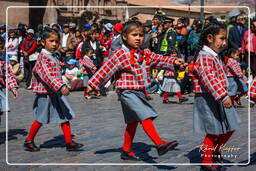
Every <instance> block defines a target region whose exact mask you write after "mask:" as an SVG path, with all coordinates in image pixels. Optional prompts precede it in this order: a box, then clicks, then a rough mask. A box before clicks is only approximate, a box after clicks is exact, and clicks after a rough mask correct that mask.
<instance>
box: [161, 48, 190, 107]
mask: <svg viewBox="0 0 256 171" xmlns="http://www.w3.org/2000/svg"><path fill="white" fill-rule="evenodd" d="M170 56H173V57H177V52H176V51H175V50H172V52H170ZM162 90H163V91H164V99H163V103H170V101H169V99H168V96H169V92H172V93H176V94H177V96H178V98H179V103H182V102H185V101H188V99H187V98H185V97H183V95H182V94H181V88H180V85H179V83H178V82H177V71H172V70H166V71H165V73H164V82H163V86H162Z"/></svg>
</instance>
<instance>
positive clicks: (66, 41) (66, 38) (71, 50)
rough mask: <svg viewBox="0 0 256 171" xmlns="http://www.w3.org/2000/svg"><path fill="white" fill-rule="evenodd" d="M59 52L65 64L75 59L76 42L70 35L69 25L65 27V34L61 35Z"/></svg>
mask: <svg viewBox="0 0 256 171" xmlns="http://www.w3.org/2000/svg"><path fill="white" fill-rule="evenodd" d="M60 42H61V43H60V47H59V51H60V53H61V57H62V59H63V61H64V62H67V61H68V60H69V59H72V58H74V54H75V48H76V41H75V38H74V36H73V35H72V34H71V33H70V28H69V25H68V24H64V25H63V34H62V35H61V41H60Z"/></svg>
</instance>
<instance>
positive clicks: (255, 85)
mask: <svg viewBox="0 0 256 171" xmlns="http://www.w3.org/2000/svg"><path fill="white" fill-rule="evenodd" d="M250 98H251V103H252V106H253V105H255V103H256V77H255V78H254V79H253V81H252V84H251V88H250Z"/></svg>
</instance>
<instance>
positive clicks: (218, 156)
mask: <svg viewBox="0 0 256 171" xmlns="http://www.w3.org/2000/svg"><path fill="white" fill-rule="evenodd" d="M212 160H213V162H214V163H224V162H223V160H224V159H223V158H222V157H221V153H216V154H214V156H213V157H212Z"/></svg>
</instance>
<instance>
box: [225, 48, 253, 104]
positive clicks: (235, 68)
mask: <svg viewBox="0 0 256 171" xmlns="http://www.w3.org/2000/svg"><path fill="white" fill-rule="evenodd" d="M239 54H240V51H239V50H238V49H233V48H231V49H229V51H228V57H229V58H228V61H227V64H226V73H227V77H228V92H229V96H230V97H231V100H232V103H233V105H234V101H235V100H237V101H238V103H240V102H239V101H240V97H241V96H243V95H244V94H246V93H247V92H248V88H247V85H246V84H245V83H244V81H243V80H246V79H247V78H246V76H245V75H244V73H243V71H242V69H241V67H240V64H239V62H237V59H239ZM238 92H240V94H238Z"/></svg>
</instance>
